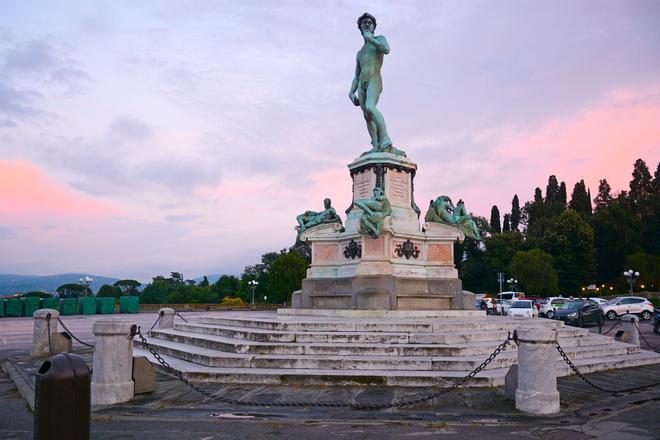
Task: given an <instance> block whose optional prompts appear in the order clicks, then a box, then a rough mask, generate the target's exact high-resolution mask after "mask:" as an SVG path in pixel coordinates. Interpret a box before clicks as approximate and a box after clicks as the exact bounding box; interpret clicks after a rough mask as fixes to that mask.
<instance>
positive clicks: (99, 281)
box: [0, 273, 119, 296]
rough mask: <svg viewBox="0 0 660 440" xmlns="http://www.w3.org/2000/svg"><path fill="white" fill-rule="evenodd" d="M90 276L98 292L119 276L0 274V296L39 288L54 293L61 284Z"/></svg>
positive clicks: (93, 286)
mask: <svg viewBox="0 0 660 440" xmlns="http://www.w3.org/2000/svg"><path fill="white" fill-rule="evenodd" d="M83 277H90V278H92V280H93V281H92V285H91V287H92V290H93V291H94V292H98V290H99V289H100V288H101V286H102V285H104V284H114V283H115V282H117V281H119V278H111V277H104V276H100V275H93V274H89V273H61V274H56V275H45V276H39V275H14V274H0V296H5V295H13V294H15V293H20V292H30V291H32V290H41V291H44V292H49V293H55V292H56V289H57V288H58V287H60V286H61V285H62V284H67V283H74V284H77V283H79V282H80V278H83Z"/></svg>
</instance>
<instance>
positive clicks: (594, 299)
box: [587, 298, 607, 307]
mask: <svg viewBox="0 0 660 440" xmlns="http://www.w3.org/2000/svg"><path fill="white" fill-rule="evenodd" d="M587 299H590V300H592V301H594V302H596V303H598V305H599V306H601V307H603V306H604V305H605V304H607V300H606V299H604V298H587Z"/></svg>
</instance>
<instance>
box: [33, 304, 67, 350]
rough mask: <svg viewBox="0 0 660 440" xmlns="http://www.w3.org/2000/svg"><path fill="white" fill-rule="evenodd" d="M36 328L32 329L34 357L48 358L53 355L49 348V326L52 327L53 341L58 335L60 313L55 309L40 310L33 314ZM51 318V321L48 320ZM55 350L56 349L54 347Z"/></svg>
mask: <svg viewBox="0 0 660 440" xmlns="http://www.w3.org/2000/svg"><path fill="white" fill-rule="evenodd" d="M32 317H33V318H34V326H33V328H32V349H30V355H31V356H32V357H48V356H50V355H51V353H50V348H49V347H48V326H49V325H50V334H51V340H54V338H55V335H57V318H59V317H60V312H58V311H57V310H55V309H39V310H37V311H36V312H34V313H33V314H32ZM48 317H50V320H49V319H48ZM53 350H55V347H53Z"/></svg>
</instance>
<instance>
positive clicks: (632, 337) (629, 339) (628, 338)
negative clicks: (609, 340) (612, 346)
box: [617, 314, 640, 347]
mask: <svg viewBox="0 0 660 440" xmlns="http://www.w3.org/2000/svg"><path fill="white" fill-rule="evenodd" d="M620 319H621V325H622V326H623V334H622V335H621V336H620V337H618V338H617V340H618V341H620V342H625V343H627V344H633V345H636V346H638V347H639V346H640V342H639V330H638V326H639V317H638V316H637V315H631V314H628V315H622V316H621V318H620Z"/></svg>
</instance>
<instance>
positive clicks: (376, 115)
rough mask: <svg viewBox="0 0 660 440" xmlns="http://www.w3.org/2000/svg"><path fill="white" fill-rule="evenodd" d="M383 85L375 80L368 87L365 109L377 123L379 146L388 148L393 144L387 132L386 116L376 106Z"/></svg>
mask: <svg viewBox="0 0 660 440" xmlns="http://www.w3.org/2000/svg"><path fill="white" fill-rule="evenodd" d="M380 91H381V87H380V85H378V84H374V83H373V82H372V83H370V84H369V86H368V87H367V93H366V95H367V96H366V98H367V99H366V101H365V104H364V107H365V111H366V113H367V114H368V115H369V117H370V119H371V120H372V121H373V122H374V123H375V124H376V128H377V130H378V141H379V142H378V148H386V147H389V146H390V145H392V141H391V140H390V137H389V135H388V134H387V127H386V126H385V118H384V117H383V115H382V114H381V112H380V111H379V110H378V108H377V107H376V104H377V103H378V98H379V97H380Z"/></svg>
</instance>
